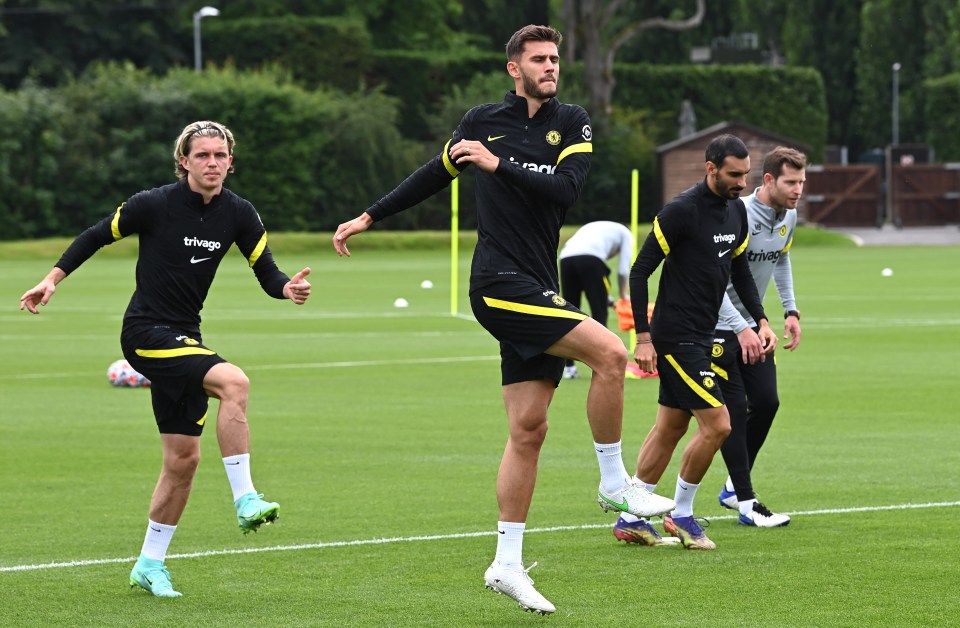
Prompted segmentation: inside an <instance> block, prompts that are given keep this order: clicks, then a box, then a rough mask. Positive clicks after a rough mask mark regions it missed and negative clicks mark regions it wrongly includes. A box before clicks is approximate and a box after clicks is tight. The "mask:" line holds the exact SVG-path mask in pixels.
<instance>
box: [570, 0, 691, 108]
mask: <svg viewBox="0 0 960 628" xmlns="http://www.w3.org/2000/svg"><path fill="white" fill-rule="evenodd" d="M623 8H624V2H623V0H563V9H562V11H563V22H564V23H565V24H566V25H567V31H568V32H567V34H566V38H567V39H566V44H565V46H566V55H567V61H568V62H570V61H573V60H574V59H576V58H582V59H583V63H584V80H585V82H586V86H587V93H588V110H589V111H590V113H591V115H592V116H593V117H594V118H593V119H594V121H595V122H596V123H597V124H598V126H605V125H606V123H607V122H608V121H609V118H610V116H611V114H612V113H613V107H612V104H611V103H612V100H613V89H614V87H615V86H616V78H615V77H614V74H613V65H614V61H615V60H616V57H617V52H619V50H620V48H621V47H622V46H623V45H624V44H626V43H627V42H628V41H630V39H632V38H633V37H634V36H635V35H636V34H637V33H640V32H643V31H646V30H652V29H665V30H669V31H675V32H677V31H684V30H689V29H692V28H696V27H697V26H699V25H700V23H701V22H702V21H703V16H704V14H705V13H706V0H696V11H695V12H694V14H693V15H692V16H691V17H689V18H683V17H682V15H681V14H678V11H674V13H673V15H674V17H669V18H664V17H652V18H645V19H640V20H633V21H629V22H627V23H626V24H622V25H621V23H620V21H619V20H618V19H617V18H618V13H619V12H620V11H621V10H622V9H623ZM621 17H622V16H621Z"/></svg>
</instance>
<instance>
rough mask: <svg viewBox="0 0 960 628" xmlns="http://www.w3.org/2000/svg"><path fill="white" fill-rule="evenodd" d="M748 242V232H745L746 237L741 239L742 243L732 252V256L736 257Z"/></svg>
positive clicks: (744, 249)
mask: <svg viewBox="0 0 960 628" xmlns="http://www.w3.org/2000/svg"><path fill="white" fill-rule="evenodd" d="M748 244H750V234H749V233H748V234H747V237H745V238H744V239H743V243H742V244H741V245H740V246H738V247H737V250H735V251H734V252H733V256H734V257H736V256H738V255H740V254H741V253H743V252H744V251H746V250H747V245H748Z"/></svg>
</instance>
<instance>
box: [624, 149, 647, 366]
mask: <svg viewBox="0 0 960 628" xmlns="http://www.w3.org/2000/svg"><path fill="white" fill-rule="evenodd" d="M639 220H640V172H639V171H638V170H637V169H636V168H634V169H633V172H631V173H630V233H632V234H633V255H634V257H636V255H637V253H638V252H639V251H640V249H639V247H638V244H637V243H638V239H637V238H638V236H639V234H638V231H639ZM644 307H646V306H644ZM636 346H637V330H636V329H631V330H630V346H629V347H628V349H630V353H631V355H632V354H633V350H634V348H635V347H636Z"/></svg>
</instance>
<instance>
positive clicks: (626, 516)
mask: <svg viewBox="0 0 960 628" xmlns="http://www.w3.org/2000/svg"><path fill="white" fill-rule="evenodd" d="M633 482H634V483H635V484H639V485H640V486H642V487H643V488H645V489H647V490H648V491H650V492H651V493H652V492H654V491H655V490H657V485H656V484H647V483H646V482H644V481H643V480H641V479H640V478H638V477H637V476H636V475H634V476H633ZM620 518H621V519H623V520H624V521H626V522H627V523H634V522H636V521H640V517H637V516H636V515H631V514H630V513H629V512H622V513H620Z"/></svg>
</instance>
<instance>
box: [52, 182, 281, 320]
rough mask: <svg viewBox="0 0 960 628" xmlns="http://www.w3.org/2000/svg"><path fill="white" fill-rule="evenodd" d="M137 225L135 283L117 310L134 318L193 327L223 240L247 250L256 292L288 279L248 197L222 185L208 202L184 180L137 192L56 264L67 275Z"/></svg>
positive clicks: (272, 291)
mask: <svg viewBox="0 0 960 628" xmlns="http://www.w3.org/2000/svg"><path fill="white" fill-rule="evenodd" d="M134 233H137V234H139V237H140V255H139V258H138V259H137V286H136V290H135V291H134V293H133V297H132V298H131V299H130V304H129V305H128V306H127V311H126V313H125V314H124V317H123V322H124V325H127V324H130V323H134V322H147V323H153V324H163V325H170V326H172V327H176V328H179V329H182V330H184V331H185V332H189V333H191V334H196V335H199V333H200V310H201V309H202V308H203V302H204V300H205V299H206V297H207V292H208V291H209V290H210V284H211V283H213V277H214V275H215V274H216V272H217V267H218V266H219V265H220V260H222V259H223V257H224V256H225V255H226V254H227V250H228V249H229V248H230V245H232V244H234V243H236V244H237V248H239V249H240V252H241V253H243V256H244V257H245V258H247V261H248V262H249V264H250V266H251V268H253V272H254V273H256V276H257V279H258V280H259V281H260V285H261V286H262V287H263V290H264V292H266V293H267V294H269V295H270V296H272V297H274V298H277V299H281V298H283V286H284V285H285V284H286V283H287V282H288V281H290V279H289V277H287V276H286V275H285V274H284V273H283V272H281V271H280V269H278V268H277V265H276V263H275V262H274V261H273V255H271V253H270V248H269V247H268V246H267V232H266V229H264V227H263V223H262V222H261V221H260V216H259V215H258V214H257V210H256V209H254V207H253V205H252V204H251V203H250V202H249V201H247V200H245V199H243V198H240V197H239V196H237V195H236V194H234V193H233V192H231V191H230V190H228V189H226V188H223V190H222V192H221V193H220V194H218V195H217V196H215V197H213V200H212V201H211V202H210V204H209V205H204V204H203V197H202V196H201V195H200V194H197V193H196V192H193V191H191V190H190V188H189V186H188V185H187V182H186V180H182V181H180V182H178V183H172V184H170V185H165V186H163V187H159V188H154V189H152V190H146V191H144V192H139V193H138V194H135V195H134V196H132V197H130V198H129V199H128V200H127V202H125V203H123V204H121V205H120V207H118V208H117V210H116V211H115V212H114V213H113V214H111V215H110V216H107V217H106V218H104V219H103V220H101V221H100V222H98V223H97V224H95V225H93V226H92V227H90V228H89V229H87V230H86V231H84V232H83V233H81V234H80V235H79V236H77V239H76V240H74V241H73V243H72V244H71V245H70V246H69V247H68V248H67V250H66V251H65V252H64V254H63V256H62V257H61V258H60V261H58V262H57V264H56V265H57V267H58V268H60V269H61V270H63V271H64V272H65V273H67V274H68V275H69V274H70V273H72V272H73V271H74V270H76V269H77V268H78V267H79V266H80V265H81V264H83V263H84V262H85V261H86V260H88V259H89V258H90V257H91V256H92V255H93V254H94V253H96V252H97V251H98V250H99V249H100V248H101V247H103V246H105V245H107V244H112V243H113V242H116V241H117V240H120V239H121V238H124V237H126V236H128V235H131V234H134Z"/></svg>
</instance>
